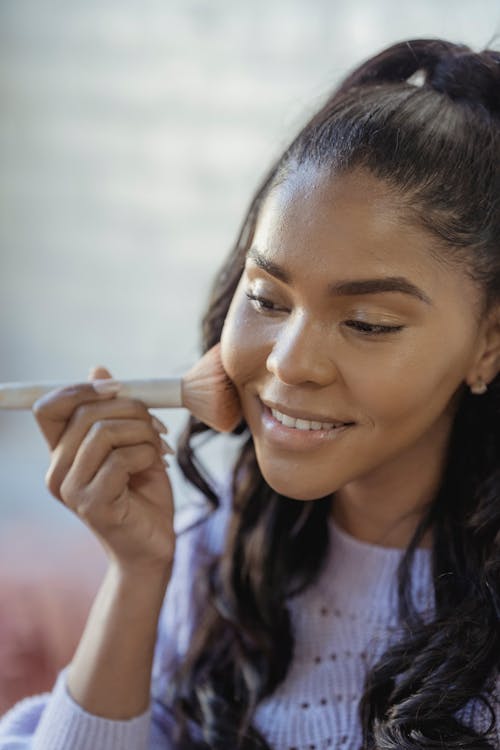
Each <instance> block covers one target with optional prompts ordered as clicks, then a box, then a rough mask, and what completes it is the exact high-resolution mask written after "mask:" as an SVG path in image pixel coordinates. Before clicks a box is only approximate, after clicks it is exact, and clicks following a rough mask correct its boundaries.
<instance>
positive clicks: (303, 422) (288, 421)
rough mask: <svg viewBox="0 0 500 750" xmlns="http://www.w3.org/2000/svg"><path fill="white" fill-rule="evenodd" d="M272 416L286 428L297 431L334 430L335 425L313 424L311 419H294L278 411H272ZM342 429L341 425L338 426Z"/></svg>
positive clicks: (325, 423)
mask: <svg viewBox="0 0 500 750" xmlns="http://www.w3.org/2000/svg"><path fill="white" fill-rule="evenodd" d="M271 412H272V415H273V417H274V418H275V419H277V420H278V422H281V424H284V425H285V427H294V428H295V429H296V430H333V429H335V425H334V424H333V423H332V422H313V421H309V419H294V418H293V417H289V416H288V415H287V414H282V413H281V412H280V411H278V410H277V409H271ZM337 426H338V427H340V426H341V425H337Z"/></svg>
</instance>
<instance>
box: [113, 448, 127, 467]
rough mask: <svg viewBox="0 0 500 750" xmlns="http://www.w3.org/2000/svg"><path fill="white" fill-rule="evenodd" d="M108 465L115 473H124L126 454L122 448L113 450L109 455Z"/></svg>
mask: <svg viewBox="0 0 500 750" xmlns="http://www.w3.org/2000/svg"><path fill="white" fill-rule="evenodd" d="M109 460H110V463H111V466H112V468H113V469H114V470H115V471H126V469H127V454H126V452H125V451H124V450H123V448H114V449H113V450H112V451H111V454H110V459H109Z"/></svg>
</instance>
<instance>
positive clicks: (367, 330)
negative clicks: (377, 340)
mask: <svg viewBox="0 0 500 750" xmlns="http://www.w3.org/2000/svg"><path fill="white" fill-rule="evenodd" d="M349 324H350V325H349ZM346 325H347V326H349V328H354V329H355V330H357V331H358V332H359V333H361V334H362V335H364V336H380V335H381V334H384V333H395V332H396V331H401V329H403V328H404V326H384V325H376V324H375V323H365V322H364V321H363V320H346Z"/></svg>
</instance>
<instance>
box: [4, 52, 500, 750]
mask: <svg viewBox="0 0 500 750" xmlns="http://www.w3.org/2000/svg"><path fill="white" fill-rule="evenodd" d="M499 155H500V53H496V52H493V51H489V50H485V51H483V52H481V53H474V52H472V51H471V50H470V49H469V48H467V47H465V46H463V45H455V44H451V43H449V42H445V41H441V40H412V41H408V42H404V43H400V44H396V45H394V46H393V47H391V48H389V49H387V50H385V51H384V52H382V53H381V54H379V55H377V56H376V57H374V58H372V59H371V60H368V61H367V62H366V63H364V64H363V65H361V67H359V68H358V69H357V70H355V71H354V72H353V73H351V74H350V75H349V76H348V77H347V78H346V79H345V80H344V81H343V83H342V84H341V85H340V87H339V88H338V89H337V90H336V91H335V92H334V93H333V94H332V96H331V97H330V98H329V99H328V101H327V102H326V103H325V104H324V106H323V107H322V108H321V109H320V111H319V112H317V113H316V114H315V115H314V116H313V117H312V118H311V120H310V122H309V123H308V124H307V125H306V126H305V127H304V128H303V130H302V131H301V132H300V133H299V134H298V136H297V137H296V138H295V139H294V141H293V142H292V143H291V145H290V146H289V148H287V150H286V151H285V153H284V154H283V155H282V156H281V157H280V158H279V160H278V161H277V162H276V164H275V165H273V167H272V168H271V170H270V171H269V173H268V175H267V177H266V179H265V180H264V181H263V183H262V185H261V187H260V188H259V190H258V191H257V193H256V195H255V197H254V199H253V200H252V203H251V205H250V208H249V211H248V214H247V216H246V218H245V221H244V223H243V227H242V230H241V232H240V236H239V238H238V240H237V242H236V244H235V247H234V249H233V251H232V253H231V255H230V257H229V259H228V260H227V262H226V263H225V264H224V266H223V268H222V269H221V270H220V272H219V274H218V276H217V279H216V282H215V285H214V288H213V292H212V297H211V300H210V304H209V307H208V310H207V312H206V314H205V316H204V319H203V349H204V350H207V349H209V348H211V347H212V346H213V345H214V344H215V343H217V342H218V341H221V352H222V361H223V364H224V366H225V368H226V370H227V372H228V374H229V375H230V377H231V378H232V380H233V382H234V384H235V386H236V388H237V390H238V394H239V396H240V399H241V403H242V407H243V416H244V419H243V421H242V423H241V424H240V426H239V427H238V429H237V430H235V433H236V434H239V435H243V437H244V438H245V442H244V443H243V445H242V448H241V451H240V454H239V456H238V460H237V461H236V464H235V466H234V467H232V470H231V471H230V472H229V475H230V476H229V481H228V486H227V487H226V488H214V487H213V486H211V484H210V481H209V479H208V477H207V476H206V475H205V472H204V471H203V468H202V466H201V465H200V463H199V461H198V460H197V459H196V454H195V451H194V449H193V448H192V446H191V442H192V441H193V438H194V437H195V435H196V434H198V433H202V432H205V431H207V430H208V429H209V428H208V427H206V426H205V425H203V424H201V423H199V422H197V421H196V420H195V419H193V418H191V419H190V421H189V423H188V425H187V427H186V429H185V431H184V434H183V436H182V439H181V443H180V446H179V450H178V458H179V463H180V465H181V468H182V469H183V471H184V473H185V475H186V476H187V477H188V479H189V480H190V481H191V482H192V483H193V484H194V485H195V486H196V487H197V488H198V489H199V491H200V492H201V493H202V495H204V497H206V498H207V499H208V500H209V501H210V503H211V504H212V505H213V507H214V512H212V513H207V512H206V510H204V509H203V508H202V509H201V510H200V511H199V517H198V518H197V519H194V520H191V521H190V523H187V524H186V523H185V524H184V525H183V524H182V523H181V522H179V523H177V526H176V527H174V526H173V522H172V518H173V501H172V493H171V488H170V484H169V481H168V477H167V476H166V474H165V471H164V467H163V464H162V463H161V461H160V454H161V452H162V451H163V452H166V451H168V447H167V446H166V444H163V445H162V444H161V443H160V438H159V433H158V432H157V431H156V430H155V425H156V427H157V428H158V431H160V430H161V426H160V425H157V424H156V423H155V424H153V422H152V420H151V416H150V415H149V413H148V411H147V409H145V407H143V406H142V405H141V404H139V403H137V402H132V401H127V400H125V399H120V398H114V394H113V391H112V390H111V391H110V392H108V393H107V394H106V393H104V394H101V395H99V394H98V393H97V392H96V390H94V388H93V387H92V386H91V385H90V384H87V385H79V386H75V388H73V389H67V390H65V391H57V392H54V393H52V394H50V396H49V397H46V399H45V400H43V401H41V402H39V403H38V405H37V407H36V408H35V413H36V416H37V420H38V422H39V424H40V427H41V429H42V430H43V432H44V435H45V437H46V438H47V441H48V443H49V445H50V447H51V451H52V464H51V468H50V470H49V473H48V477H47V481H48V485H49V487H50V489H51V491H52V492H53V494H54V495H55V496H56V497H59V499H61V500H62V501H63V502H65V504H66V505H68V506H69V507H71V508H72V509H73V510H75V512H77V513H78V514H79V515H81V516H82V518H83V520H84V521H85V522H86V523H87V524H88V525H89V526H90V527H91V529H92V530H93V531H94V533H96V534H97V535H98V537H99V538H100V539H101V541H102V543H103V545H104V547H105V549H106V551H107V552H108V556H109V560H110V566H109V571H108V574H107V576H106V578H105V580H104V582H103V586H102V588H101V590H100V591H99V594H98V596H97V599H96V603H95V605H94V608H93V610H92V613H91V615H90V618H89V621H88V623H87V627H86V629H85V632H84V635H83V637H82V640H81V642H80V645H79V647H78V649H77V652H76V654H75V657H74V659H73V661H72V663H71V664H70V665H69V667H68V668H66V669H65V670H63V671H62V672H61V674H60V675H59V678H58V681H57V683H56V685H55V687H54V690H53V692H52V693H51V694H50V695H45V696H38V697H35V698H31V699H28V700H27V701H25V702H23V703H21V704H18V705H17V706H16V707H14V709H12V711H11V712H9V714H7V715H6V716H5V717H4V718H3V720H2V721H1V722H0V748H3V749H4V750H5V749H6V748H10V747H12V748H13V747H16V748H36V749H37V750H43V749H45V748H49V747H50V750H54V749H55V748H57V749H59V750H63V749H64V750H66V749H67V748H70V747H71V748H72V750H83V748H85V749H86V748H92V749H93V750H102V749H103V748H118V747H119V748H131V749H132V748H134V750H135V748H151V749H154V750H159V749H160V748H217V750H226V749H227V750H229V749H231V750H233V749H234V748H237V747H241V748H245V750H247V749H248V750H250V749H254V748H274V750H285V749H289V748H296V750H305V748H308V749H316V750H319V749H320V748H327V747H331V748H342V749H344V748H345V749H346V750H358V748H363V749H366V750H376V749H379V750H381V749H382V748H384V750H389V748H390V749H393V750H396V749H397V750H402V749H408V750H409V749H410V748H414V749H416V748H419V750H422V749H423V748H437V747H443V748H451V747H457V748H469V749H470V750H472V749H474V750H483V749H484V750H486V749H487V748H488V750H491V749H492V748H500V733H499V730H498V729H497V728H496V726H495V724H496V723H497V722H496V721H495V720H496V719H497V718H498V709H497V707H496V700H497V686H498V684H499V683H498V666H499V659H500V632H499V630H500V629H499V617H500V581H499V569H500V564H499V563H500V534H499V532H500V471H499V465H498V464H499V462H498V458H499V447H500V420H499V402H498V395H499V391H500V378H499V376H498V373H499V370H500V251H499V247H498V237H500V202H499V194H500V193H499V187H500V179H499V177H500V167H499V165H500V159H499ZM94 376H98V377H99V378H100V379H101V380H103V382H104V384H105V383H106V380H107V379H109V378H110V377H111V376H110V373H108V372H107V371H106V370H101V371H96V372H95V373H94ZM112 385H113V384H112V383H111V387H112ZM205 507H206V506H205ZM174 552H175V554H174ZM165 593H166V596H165ZM150 690H151V693H150ZM9 743H10V744H9ZM16 743H17V744H16Z"/></svg>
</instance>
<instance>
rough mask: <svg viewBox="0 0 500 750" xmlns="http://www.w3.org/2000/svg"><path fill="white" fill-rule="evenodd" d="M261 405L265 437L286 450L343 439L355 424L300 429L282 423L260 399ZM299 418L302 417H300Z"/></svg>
mask: <svg viewBox="0 0 500 750" xmlns="http://www.w3.org/2000/svg"><path fill="white" fill-rule="evenodd" d="M259 401H260V399H259ZM260 405H261V410H262V424H263V428H264V437H265V438H266V439H267V440H268V441H269V442H271V443H273V444H275V445H277V446H280V447H282V448H285V449H286V450H300V451H303V450H307V449H308V448H309V449H313V448H316V447H318V446H320V445H325V444H326V443H333V442H334V441H337V440H339V439H341V438H342V437H343V436H344V435H345V434H346V433H347V432H349V431H350V429H351V428H352V427H354V426H355V424H354V423H351V424H346V425H344V426H343V427H335V428H334V429H329V430H298V429H296V428H295V427H285V425H284V424H281V422H279V421H278V420H277V419H275V418H274V417H273V415H272V412H271V409H270V408H269V407H268V406H267V405H266V404H264V403H263V402H262V401H260ZM273 408H275V407H273ZM276 408H277V407H276ZM279 411H281V409H280V410H279ZM297 418H298V419H300V417H297ZM318 421H320V420H318Z"/></svg>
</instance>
